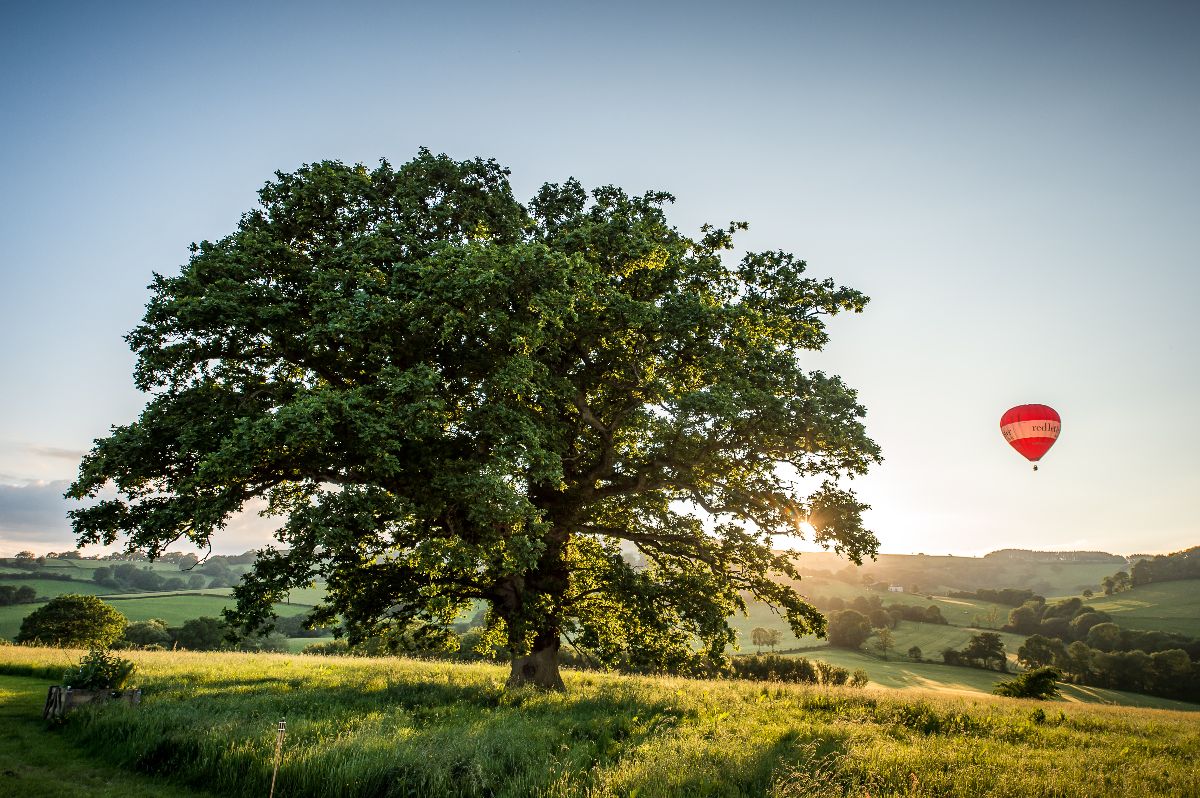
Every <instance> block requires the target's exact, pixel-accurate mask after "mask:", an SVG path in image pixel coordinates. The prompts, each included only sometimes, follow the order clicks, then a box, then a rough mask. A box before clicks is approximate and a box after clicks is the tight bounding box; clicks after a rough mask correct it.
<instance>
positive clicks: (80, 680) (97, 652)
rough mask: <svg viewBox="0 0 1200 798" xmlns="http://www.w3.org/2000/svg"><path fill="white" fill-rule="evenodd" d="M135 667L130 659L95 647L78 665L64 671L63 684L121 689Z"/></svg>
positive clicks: (98, 688)
mask: <svg viewBox="0 0 1200 798" xmlns="http://www.w3.org/2000/svg"><path fill="white" fill-rule="evenodd" d="M134 668H135V666H134V664H133V663H132V662H130V661H129V660H127V659H121V658H120V657H118V656H116V655H115V654H112V653H110V652H108V651H105V650H104V649H101V648H94V649H92V650H91V651H89V652H88V653H87V654H85V655H84V657H83V659H81V660H80V661H79V664H78V665H76V666H74V667H72V668H68V669H67V670H66V672H64V673H63V684H65V685H67V686H68V687H73V688H75V689H76V690H120V689H121V688H122V687H124V686H125V683H126V682H127V681H129V677H130V676H132V675H133V671H134Z"/></svg>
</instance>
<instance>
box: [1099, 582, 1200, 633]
mask: <svg viewBox="0 0 1200 798" xmlns="http://www.w3.org/2000/svg"><path fill="white" fill-rule="evenodd" d="M1088 603H1089V604H1091V605H1092V606H1093V607H1095V608H1096V609H1098V610H1103V611H1104V612H1107V613H1108V614H1109V615H1111V616H1112V617H1113V620H1114V621H1115V622H1116V623H1118V624H1120V625H1121V626H1122V627H1124V628H1126V629H1150V630H1158V631H1163V632H1179V633H1180V634H1185V635H1189V636H1191V637H1200V579H1182V580H1179V581H1177V582H1159V583H1155V584H1149V585H1143V586H1141V587H1135V588H1133V589H1132V590H1127V591H1125V592H1123V593H1117V594H1115V595H1112V596H1097V597H1096V598H1094V599H1092V600H1091V601H1089V602H1088Z"/></svg>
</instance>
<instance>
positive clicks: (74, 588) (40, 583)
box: [0, 574, 112, 598]
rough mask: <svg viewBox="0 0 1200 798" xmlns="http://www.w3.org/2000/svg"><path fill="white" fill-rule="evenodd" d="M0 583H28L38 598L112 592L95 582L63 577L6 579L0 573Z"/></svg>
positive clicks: (97, 594)
mask: <svg viewBox="0 0 1200 798" xmlns="http://www.w3.org/2000/svg"><path fill="white" fill-rule="evenodd" d="M0 585H12V586H13V587H21V586H22V585H28V586H29V587H31V588H33V589H34V590H36V591H37V594H38V598H53V597H55V596H61V595H62V594H63V593H82V594H84V595H86V596H102V595H104V594H105V593H111V592H112V589H111V588H107V587H102V586H100V585H98V584H96V583H95V582H79V581H76V580H71V581H70V582H68V581H66V580H64V579H12V580H7V581H6V580H5V579H4V575H3V574H0Z"/></svg>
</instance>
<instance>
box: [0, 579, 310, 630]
mask: <svg viewBox="0 0 1200 798" xmlns="http://www.w3.org/2000/svg"><path fill="white" fill-rule="evenodd" d="M49 581H53V580H49ZM64 584H70V583H64ZM101 598H103V599H104V601H105V602H107V603H108V604H110V605H112V606H113V607H115V608H116V609H117V611H118V612H120V613H121V614H122V615H124V616H125V617H126V618H128V619H129V620H131V621H147V620H150V619H151V618H162V619H163V620H164V621H166V622H167V625H168V626H181V625H182V624H183V622H184V621H188V620H191V619H192V618H199V617H201V616H205V615H207V616H210V617H219V616H220V614H221V610H223V609H225V608H226V607H229V606H232V605H233V597H232V595H231V591H230V590H229V589H228V588H219V589H215V590H205V591H201V593H200V595H196V594H195V593H192V592H187V593H128V594H122V595H119V596H117V595H105V596H102V597H101ZM39 606H41V605H40V604H17V605H13V606H9V607H0V638H5V639H9V640H11V639H13V638H15V637H16V636H17V632H19V631H20V630H21V621H22V620H24V618H25V616H26V615H28V614H29V613H31V612H33V611H34V610H35V609H37V608H38V607H39ZM307 611H308V607H307V606H305V605H300V604H276V605H275V612H276V613H277V614H278V615H279V616H280V617H288V616H291V615H300V614H301V613H304V612H307Z"/></svg>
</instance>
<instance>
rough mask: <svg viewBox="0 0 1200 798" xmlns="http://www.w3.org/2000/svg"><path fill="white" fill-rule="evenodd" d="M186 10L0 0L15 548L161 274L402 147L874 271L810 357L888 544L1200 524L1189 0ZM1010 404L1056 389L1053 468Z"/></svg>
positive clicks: (1198, 129)
mask: <svg viewBox="0 0 1200 798" xmlns="http://www.w3.org/2000/svg"><path fill="white" fill-rule="evenodd" d="M183 6H184V4H179V3H111V4H99V3H78V4H62V3H51V2H47V3H38V4H32V3H29V4H20V5H17V4H9V5H7V6H6V7H5V9H4V10H3V12H0V13H2V16H0V74H3V76H4V78H3V81H2V82H0V112H2V117H0V118H2V119H3V124H2V125H0V169H2V173H3V181H2V183H0V186H2V188H0V340H2V342H3V346H2V347H0V374H2V375H3V383H2V390H0V554H11V553H13V552H14V551H16V550H18V549H20V548H25V547H30V548H34V549H35V550H46V549H55V550H61V549H65V548H69V547H70V546H71V536H70V533H69V531H68V529H67V525H66V523H65V521H64V520H63V512H64V503H63V502H62V501H61V500H60V499H59V498H58V497H59V494H61V492H62V490H63V489H64V487H65V485H66V482H67V481H68V480H70V479H71V478H72V476H73V475H74V472H75V468H76V466H77V464H78V458H79V456H80V455H81V454H82V452H83V451H84V450H86V449H87V448H88V447H89V445H90V441H91V440H92V439H93V438H95V437H98V436H102V435H104V434H105V432H106V430H107V429H108V427H109V425H111V424H115V423H125V422H128V421H130V420H132V419H133V418H134V417H135V416H136V414H137V412H138V410H139V408H140V407H141V404H142V398H141V397H140V396H139V395H138V394H137V393H136V392H135V391H134V389H133V387H132V381H131V378H130V374H131V372H132V366H133V359H132V355H131V354H130V353H129V351H128V350H127V349H126V347H125V344H124V342H123V341H122V335H123V334H125V333H126V332H128V331H129V330H130V329H131V328H132V327H133V326H134V325H135V324H136V323H137V322H138V320H139V319H140V317H141V312H142V309H143V306H144V304H145V301H146V299H147V292H146V290H145V286H146V284H147V283H148V282H149V280H150V275H151V271H153V270H157V271H160V272H167V273H170V272H173V271H174V270H176V269H178V268H179V265H180V264H182V263H183V262H184V261H185V260H186V257H187V249H186V248H187V245H188V244H189V243H190V242H192V241H198V240H200V239H204V238H216V237H220V236H222V235H225V234H227V233H229V232H231V231H232V230H233V229H234V226H235V224H236V222H237V219H238V217H239V215H240V214H241V213H242V212H244V211H245V210H247V209H249V208H250V207H251V206H252V205H253V203H254V200H255V197H254V192H255V190H256V189H257V188H258V187H259V186H260V185H261V184H262V183H263V182H264V181H266V180H267V179H268V178H269V177H270V176H271V174H272V173H273V171H274V170H276V169H282V170H291V169H294V168H296V167H297V166H299V165H300V164H302V163H305V162H309V161H313V160H319V159H325V158H337V159H341V160H344V161H348V162H351V161H362V162H366V163H373V162H375V161H376V160H378V159H379V158H381V157H386V158H388V159H389V160H391V161H393V162H394V163H398V162H402V161H404V160H407V159H408V158H409V157H411V156H412V155H413V154H414V153H415V151H416V149H417V147H419V146H421V145H425V146H428V147H429V148H431V149H433V150H434V151H439V152H446V153H448V154H450V155H452V156H455V157H460V158H466V157H473V156H476V155H482V156H489V157H495V158H496V159H498V160H499V161H501V162H502V163H504V164H506V165H508V166H509V167H511V169H512V170H513V183H514V186H515V188H516V190H517V193H518V196H522V197H528V196H530V195H532V193H533V191H534V190H535V189H536V187H537V186H538V185H540V184H541V183H542V182H545V181H551V180H553V181H557V180H561V179H563V178H565V177H567V176H569V175H575V176H577V177H579V178H580V179H581V180H583V181H584V182H585V184H589V185H597V184H601V183H614V184H617V185H620V186H622V187H624V188H626V189H628V190H630V191H633V192H640V191H643V190H646V189H664V190H668V191H671V192H673V193H674V194H676V195H677V197H678V200H679V201H678V203H677V204H676V206H675V208H674V213H673V221H674V222H675V223H676V225H677V226H679V227H680V228H681V229H684V230H688V231H694V230H695V229H696V228H697V227H698V226H699V225H700V224H701V223H702V222H704V221H713V222H724V221H727V220H730V219H744V220H747V221H749V222H750V224H751V230H750V232H749V233H748V234H746V235H745V236H744V237H743V242H744V245H745V246H746V247H749V248H772V249H774V248H781V249H786V250H789V251H792V252H795V253H796V254H797V255H798V256H800V257H803V258H805V259H807V260H808V262H809V265H810V268H811V270H812V272H813V273H814V274H816V275H818V276H833V277H834V278H836V279H837V280H839V281H841V282H843V283H845V284H848V285H852V286H854V287H857V288H860V289H862V290H863V291H865V292H867V293H868V294H869V295H870V296H871V297H872V299H873V301H872V304H871V305H870V306H869V308H868V311H867V313H866V314H864V315H862V316H851V317H846V318H838V319H836V320H835V321H834V323H833V325H832V343H831V345H830V347H829V349H828V350H827V352H825V353H822V354H820V355H818V356H814V357H813V358H812V361H811V362H812V364H813V365H814V366H815V367H820V368H824V369H827V370H830V371H834V372H837V373H840V374H842V375H843V376H844V377H845V379H846V380H847V381H848V382H849V383H850V384H851V385H853V386H856V387H857V388H859V389H860V395H861V399H862V401H863V402H864V403H865V404H866V406H867V408H868V410H869V415H868V419H867V423H868V428H869V430H870V431H871V432H872V434H873V435H874V437H875V438H876V439H877V440H878V441H879V442H880V444H881V445H882V446H883V449H884V455H885V457H886V458H887V460H886V462H885V463H884V464H883V465H882V466H881V467H879V468H877V469H876V470H875V471H874V472H873V473H872V474H871V475H870V476H869V477H868V478H866V479H862V480H859V481H858V485H857V488H858V490H859V491H860V493H861V494H862V496H863V497H864V498H865V500H866V501H868V502H869V503H870V504H872V505H873V506H874V508H875V509H874V510H872V511H871V513H870V514H869V518H868V520H869V522H870V525H871V526H872V528H873V529H875V531H876V532H877V533H878V535H879V537H880V539H881V541H882V548H883V550H884V551H889V552H916V551H923V552H926V553H930V554H933V553H945V552H952V553H955V554H972V553H982V552H986V551H989V550H992V549H996V548H1003V547H1026V548H1087V549H1105V550H1109V551H1115V552H1121V553H1135V552H1158V551H1169V550H1175V549H1179V548H1184V547H1187V546H1191V545H1195V544H1197V543H1200V530H1198V528H1197V523H1196V520H1195V517H1196V515H1195V510H1194V507H1195V504H1196V501H1197V498H1198V497H1200V456H1198V452H1200V424H1198V423H1197V420H1196V417H1195V416H1196V410H1197V408H1198V407H1200V356H1198V355H1197V348H1198V345H1200V321H1198V319H1200V315H1198V313H1197V307H1196V306H1197V303H1198V301H1200V276H1198V275H1200V269H1198V268H1197V265H1198V264H1197V259H1198V257H1200V255H1198V253H1200V46H1197V42H1198V41H1200V5H1197V4H1195V3H1164V2H1156V3H1111V4H1110V3H1100V2H1075V3H1067V2H1057V3H1012V2H1005V3H992V4H987V3H953V2H943V3H891V2H881V3H852V4H829V3H823V4H819V5H816V4H814V5H807V4H801V3H744V4H732V3H722V4H705V3H691V2H689V3H674V4H671V3H646V4H642V3H628V4H626V3H587V4H584V3H541V4H520V3H517V4H499V3H496V4H492V3H476V4H463V3H442V4H433V3H419V4H418V3H413V4H403V3H378V4H369V3H357V4H356V3H342V4H330V3H302V2H289V3H278V4H268V3H253V4H251V3H229V4H219V3H196V4H188V5H187V7H186V8H184V7H183ZM251 6H252V7H251ZM1024 402H1044V403H1047V404H1050V405H1052V406H1054V407H1056V408H1057V409H1058V410H1059V411H1060V412H1061V414H1062V416H1063V432H1062V436H1061V438H1060V439H1059V442H1058V444H1057V446H1056V447H1055V448H1054V449H1053V450H1052V451H1051V452H1050V454H1049V455H1048V456H1047V457H1046V459H1045V460H1044V461H1043V466H1042V470H1041V471H1040V472H1038V473H1037V474H1033V473H1032V472H1031V470H1030V467H1029V465H1028V464H1027V463H1026V462H1025V461H1024V460H1022V459H1021V458H1020V457H1019V456H1018V455H1017V454H1016V453H1015V452H1013V451H1011V450H1009V449H1008V447H1007V445H1006V444H1005V443H1004V441H1003V439H1002V438H1001V436H1000V433H999V430H998V422H999V418H1000V415H1001V413H1002V412H1003V411H1004V410H1005V409H1006V408H1008V407H1009V406H1010V405H1014V404H1019V403H1024ZM262 530H263V527H262V524H261V523H260V522H258V521H256V520H253V521H247V522H244V523H240V524H238V525H235V528H234V529H232V530H231V531H230V533H229V534H228V535H227V537H226V538H224V539H222V540H219V541H218V542H217V543H218V545H217V548H218V550H225V551H240V550H243V549H245V548H247V547H248V546H250V545H253V544H254V543H257V542H258V541H259V540H260V539H261V537H262ZM256 535H257V536H258V537H257V538H256Z"/></svg>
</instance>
